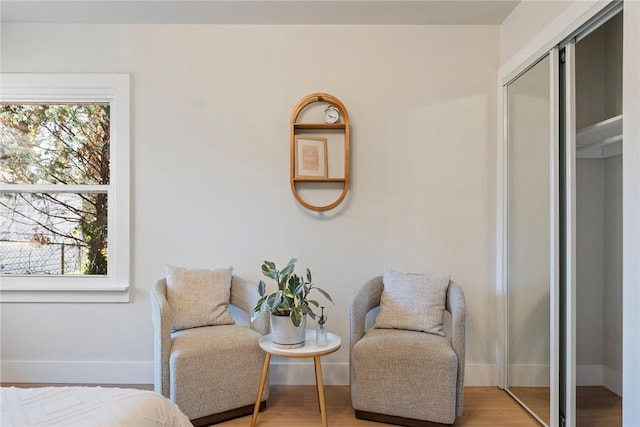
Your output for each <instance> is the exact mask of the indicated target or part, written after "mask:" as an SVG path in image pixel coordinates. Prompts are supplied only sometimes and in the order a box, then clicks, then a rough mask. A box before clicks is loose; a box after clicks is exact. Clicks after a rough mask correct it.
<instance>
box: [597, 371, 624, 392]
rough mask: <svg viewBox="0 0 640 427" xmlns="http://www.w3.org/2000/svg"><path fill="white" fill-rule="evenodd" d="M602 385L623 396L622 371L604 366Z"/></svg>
mask: <svg viewBox="0 0 640 427" xmlns="http://www.w3.org/2000/svg"><path fill="white" fill-rule="evenodd" d="M602 385H603V386H605V387H606V388H608V389H609V390H611V391H612V392H614V393H615V394H617V395H618V396H622V372H620V371H618V370H616V369H612V368H610V367H608V366H604V367H603V368H602Z"/></svg>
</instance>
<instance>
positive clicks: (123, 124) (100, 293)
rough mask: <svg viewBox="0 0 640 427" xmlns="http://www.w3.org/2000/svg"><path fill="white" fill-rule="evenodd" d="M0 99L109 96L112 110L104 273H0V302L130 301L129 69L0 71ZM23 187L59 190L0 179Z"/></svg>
mask: <svg viewBox="0 0 640 427" xmlns="http://www.w3.org/2000/svg"><path fill="white" fill-rule="evenodd" d="M0 101H2V102H47V103H55V102H70V103H73V102H96V103H98V102H108V103H109V104H110V113H111V119H110V126H111V131H110V132H111V134H110V136H111V141H110V181H109V185H108V186H106V187H107V195H108V196H107V197H108V200H109V202H108V206H109V208H108V213H107V221H108V222H107V223H108V229H107V239H108V241H107V245H108V246H107V248H108V249H107V251H108V254H109V267H108V274H107V275H106V276H63V275H60V276H37V275H34V276H11V275H7V276H0V302H2V303H8V302H129V246H130V242H129V232H130V230H129V228H130V226H129V155H130V153H129V75H128V74H18V73H15V74H14V73H2V74H0ZM72 187H73V186H64V187H63V188H64V189H63V191H72V190H74V188H72ZM83 187H86V186H83ZM101 187H102V186H101ZM23 189H26V190H28V191H29V192H34V191H38V192H59V191H60V186H57V185H37V186H36V185H19V184H1V183H0V191H8V190H10V191H21V190H23ZM76 190H77V189H76Z"/></svg>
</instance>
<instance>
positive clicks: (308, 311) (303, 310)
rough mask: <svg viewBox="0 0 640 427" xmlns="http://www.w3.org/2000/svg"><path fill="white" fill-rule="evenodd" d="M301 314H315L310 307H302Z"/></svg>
mask: <svg viewBox="0 0 640 427" xmlns="http://www.w3.org/2000/svg"><path fill="white" fill-rule="evenodd" d="M300 312H301V313H302V314H309V313H313V310H311V309H310V308H309V306H308V305H300Z"/></svg>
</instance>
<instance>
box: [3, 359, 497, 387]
mask: <svg viewBox="0 0 640 427" xmlns="http://www.w3.org/2000/svg"><path fill="white" fill-rule="evenodd" d="M495 374H496V366H495V365H481V364H467V366H466V368H465V385H466V386H484V387H492V386H496V375H495ZM322 377H323V380H324V384H326V385H348V384H349V364H348V363H325V362H323V363H322ZM0 379H1V380H2V382H7V383H57V384H64V383H77V384H153V362H128V361H127V362H107V361H93V362H87V361H34V360H30V361H16V360H3V361H1V362H0ZM269 380H270V383H271V384H272V385H313V384H315V371H314V367H313V363H312V362H311V359H309V360H307V359H302V360H300V361H298V360H291V361H289V360H284V361H282V360H273V361H272V362H271V368H270V369H269Z"/></svg>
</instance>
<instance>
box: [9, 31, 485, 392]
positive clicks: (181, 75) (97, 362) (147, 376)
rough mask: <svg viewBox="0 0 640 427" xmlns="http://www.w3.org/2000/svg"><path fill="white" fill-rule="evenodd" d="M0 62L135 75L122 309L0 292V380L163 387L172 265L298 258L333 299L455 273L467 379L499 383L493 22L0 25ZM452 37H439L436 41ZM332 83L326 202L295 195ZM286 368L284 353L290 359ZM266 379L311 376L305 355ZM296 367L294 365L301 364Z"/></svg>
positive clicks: (339, 312) (245, 269) (343, 354)
mask: <svg viewBox="0 0 640 427" xmlns="http://www.w3.org/2000/svg"><path fill="white" fill-rule="evenodd" d="M1 35H2V46H1V47H2V71H4V72H126V73H131V77H132V80H131V81H132V89H131V90H132V99H131V104H132V147H133V148H132V153H131V154H132V183H131V185H132V189H131V190H132V191H131V194H132V242H131V245H132V277H131V285H132V287H133V300H132V302H131V303H129V304H93V305H91V304H74V305H70V304H2V306H1V310H2V313H1V316H2V317H1V320H2V331H1V332H2V338H1V339H2V341H1V344H2V350H1V351H2V353H1V358H2V372H1V374H2V380H3V381H37V382H48V381H57V382H67V381H69V382H76V381H77V382H111V381H113V382H124V383H150V382H151V381H152V369H151V366H152V351H153V350H152V349H153V345H152V327H151V320H150V304H149V298H148V292H149V288H150V286H151V284H152V282H154V281H155V280H156V279H157V278H159V277H160V276H162V274H163V268H164V265H165V264H166V263H172V264H176V265H183V266H193V267H214V266H227V265H232V266H234V272H235V274H237V275H239V276H243V277H245V278H248V279H252V280H257V279H259V278H260V274H259V267H260V264H261V262H262V260H264V259H271V260H274V261H276V262H278V263H284V262H286V261H287V260H288V259H289V258H290V257H292V256H297V257H299V259H300V264H301V266H302V267H304V266H309V267H310V268H311V269H312V271H313V273H314V278H315V280H316V282H317V284H318V285H319V286H321V287H323V288H325V289H326V290H328V291H329V292H330V293H331V294H332V296H333V297H334V300H335V301H336V305H335V306H334V307H330V308H329V309H328V316H329V327H330V329H331V330H333V331H335V332H337V333H338V334H339V335H340V336H341V337H342V339H343V341H344V342H345V345H344V346H343V348H342V349H341V350H340V351H339V352H337V353H335V354H333V355H331V356H328V357H326V358H325V359H323V361H324V363H325V364H326V368H325V380H326V381H327V383H330V384H346V383H347V382H348V365H347V361H348V354H347V352H348V345H346V342H347V340H348V333H349V330H348V302H349V299H350V296H351V294H352V292H353V291H354V289H355V288H356V287H357V286H359V285H361V284H362V283H364V282H365V281H366V280H367V279H369V278H370V277H372V276H375V275H379V274H381V273H382V271H383V269H384V268H386V267H391V268H396V269H399V270H406V271H413V272H425V271H433V272H437V273H442V274H450V275H451V277H452V278H453V279H454V280H456V281H457V282H458V283H460V285H461V286H462V287H463V289H464V291H465V294H466V297H467V302H468V321H467V345H468V347H467V364H468V366H467V377H466V379H467V384H470V385H473V384H483V385H493V384H495V380H494V375H493V374H494V370H495V366H494V363H495V362H494V349H495V348H496V336H497V328H496V322H495V316H494V313H495V310H496V302H495V285H494V269H493V266H494V253H495V251H494V237H493V236H494V232H495V230H494V223H495V219H494V218H495V170H496V166H495V158H496V153H495V138H496V134H495V126H494V125H493V124H494V123H495V122H496V115H495V114H496V112H495V108H496V107H495V106H496V92H495V87H496V68H497V65H498V29H497V27H491V26H477V27H476V26H441V27H439V26H432V27H418V26H415V27H414V26H403V27H396V26H249V25H247V26H200V25H184V26H181V25H156V26H154V25H132V26H116V25H101V26H97V25H92V26H88V25H25V24H23V25H7V24H5V25H3V26H2V34H1ZM443 41H446V43H444V42H443ZM318 91H322V92H328V93H331V94H333V95H335V96H337V97H338V98H339V99H340V100H341V101H342V102H343V103H344V104H345V106H346V107H347V109H348V111H349V114H350V116H351V120H352V122H351V124H352V163H351V170H352V187H351V189H350V193H349V196H348V198H347V201H345V202H344V203H343V204H342V205H341V206H340V207H339V208H337V209H336V210H335V211H331V212H328V213H327V214H324V215H320V214H314V213H310V212H308V211H306V210H304V209H302V208H301V207H300V206H299V205H298V204H297V203H296V201H295V199H294V198H293V195H292V194H291V192H290V189H289V174H288V165H289V157H288V156H289V146H288V144H289V118H290V114H291V111H292V109H293V108H294V106H295V104H296V102H297V101H298V100H299V99H300V98H302V97H303V96H305V95H307V94H309V93H312V92H318ZM280 368H282V367H280ZM280 368H277V369H275V370H274V371H272V372H274V375H273V376H272V380H273V381H274V382H286V383H301V382H311V381H313V373H312V372H313V370H312V369H311V367H310V365H305V366H302V367H300V366H293V367H288V368H287V369H280ZM298 375H299V376H298Z"/></svg>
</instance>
